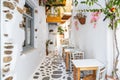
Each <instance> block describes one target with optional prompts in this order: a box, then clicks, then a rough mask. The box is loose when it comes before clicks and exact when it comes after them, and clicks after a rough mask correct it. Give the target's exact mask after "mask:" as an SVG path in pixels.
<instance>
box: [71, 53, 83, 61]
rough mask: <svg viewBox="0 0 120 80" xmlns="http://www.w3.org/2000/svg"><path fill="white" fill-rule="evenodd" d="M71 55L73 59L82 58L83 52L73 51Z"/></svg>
mask: <svg viewBox="0 0 120 80" xmlns="http://www.w3.org/2000/svg"><path fill="white" fill-rule="evenodd" d="M72 55H73V59H74V60H77V59H83V58H84V54H83V52H75V53H73V54H72Z"/></svg>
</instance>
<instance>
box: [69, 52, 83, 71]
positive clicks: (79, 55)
mask: <svg viewBox="0 0 120 80" xmlns="http://www.w3.org/2000/svg"><path fill="white" fill-rule="evenodd" d="M77 59H84V52H72V53H71V54H70V69H71V70H72V71H73V63H72V60H77Z"/></svg>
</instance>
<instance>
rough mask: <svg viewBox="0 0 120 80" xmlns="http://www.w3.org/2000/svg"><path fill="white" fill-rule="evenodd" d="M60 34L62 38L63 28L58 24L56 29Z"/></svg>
mask: <svg viewBox="0 0 120 80" xmlns="http://www.w3.org/2000/svg"><path fill="white" fill-rule="evenodd" d="M57 32H58V33H59V35H60V38H63V37H64V30H63V29H62V26H59V27H58V31H57Z"/></svg>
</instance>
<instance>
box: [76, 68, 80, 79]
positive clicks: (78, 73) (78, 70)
mask: <svg viewBox="0 0 120 80" xmlns="http://www.w3.org/2000/svg"><path fill="white" fill-rule="evenodd" d="M77 80H80V68H78V69H77Z"/></svg>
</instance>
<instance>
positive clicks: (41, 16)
mask: <svg viewBox="0 0 120 80" xmlns="http://www.w3.org/2000/svg"><path fill="white" fill-rule="evenodd" d="M2 1H7V0H2ZM29 1H30V3H32V4H33V6H34V7H35V10H37V11H38V13H35V21H34V27H35V29H37V32H35V36H34V40H35V41H34V43H35V48H34V49H31V50H29V51H26V52H24V54H23V55H21V53H22V50H23V48H22V44H23V41H24V37H25V33H24V30H23V29H21V28H20V27H19V23H20V22H21V21H22V14H20V13H19V12H18V11H17V9H15V10H13V11H12V12H13V13H14V14H13V19H12V20H9V21H8V22H5V20H6V18H5V13H3V12H2V18H1V19H2V26H4V27H2V36H3V34H5V33H6V34H8V35H9V36H8V37H7V38H5V37H4V36H3V37H2V41H1V42H2V57H3V56H4V53H3V51H4V48H3V46H4V42H10V41H11V42H12V43H13V45H14V49H13V55H12V57H13V60H12V62H11V66H10V67H11V68H12V71H11V72H10V73H9V74H6V77H7V76H8V75H14V77H16V78H14V80H28V79H29V78H30V77H31V75H32V73H33V72H34V70H35V69H36V67H37V66H38V65H39V63H40V62H41V61H42V59H43V58H44V57H45V54H46V52H45V48H46V47H45V42H46V40H47V38H48V27H46V22H45V21H46V16H45V8H44V7H40V6H38V3H37V1H36V2H35V1H34V0H29ZM13 2H14V1H13ZM24 4H25V0H19V3H17V6H19V7H21V8H23V6H24ZM2 10H9V9H8V8H6V7H3V6H2ZM36 37H37V38H36ZM2 67H4V63H3V62H2Z"/></svg>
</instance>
